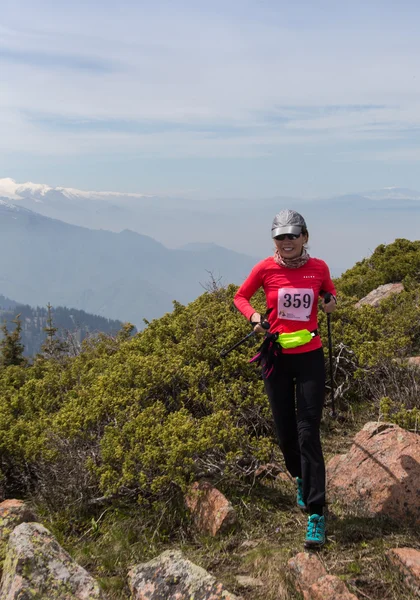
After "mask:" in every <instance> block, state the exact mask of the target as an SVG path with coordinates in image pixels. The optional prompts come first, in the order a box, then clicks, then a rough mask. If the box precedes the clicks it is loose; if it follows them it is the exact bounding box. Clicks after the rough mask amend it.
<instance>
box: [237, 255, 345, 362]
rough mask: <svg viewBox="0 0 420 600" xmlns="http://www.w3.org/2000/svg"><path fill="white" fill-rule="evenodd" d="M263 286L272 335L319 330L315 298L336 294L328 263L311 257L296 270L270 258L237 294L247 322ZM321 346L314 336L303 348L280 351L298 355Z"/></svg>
mask: <svg viewBox="0 0 420 600" xmlns="http://www.w3.org/2000/svg"><path fill="white" fill-rule="evenodd" d="M260 287H262V288H263V290H264V292H265V297H266V306H267V309H269V308H272V309H273V310H272V311H271V313H270V315H269V317H268V321H269V323H270V332H271V333H277V332H278V333H293V332H294V331H299V330H300V329H308V330H309V331H315V330H316V329H318V318H317V312H318V298H319V296H320V295H322V296H323V295H324V294H325V292H330V293H331V294H333V295H334V296H335V295H336V291H335V287H334V284H333V282H332V280H331V276H330V271H329V268H328V266H327V264H326V263H325V262H324V261H323V260H320V259H319V258H310V259H309V260H308V262H307V263H306V264H305V265H303V267H299V268H298V269H289V268H287V267H283V266H280V265H278V264H277V263H276V262H275V260H274V258H273V257H272V256H270V257H269V258H266V259H264V260H262V261H261V262H259V263H258V264H257V265H255V267H254V268H253V269H252V271H251V273H250V275H249V276H248V277H247V279H246V280H245V281H244V283H243V284H242V285H241V287H240V288H239V290H238V291H237V293H236V295H235V298H234V304H235V306H236V308H237V309H238V310H240V312H241V313H242V314H243V315H244V316H245V317H246V318H247V319H248V320H249V319H250V318H251V316H252V315H253V314H254V312H256V311H255V309H254V308H253V307H252V306H251V304H250V300H251V298H252V296H253V295H254V294H255V292H256V291H257V290H258V289H259V288H260ZM321 347H322V342H321V338H320V337H319V336H315V337H313V338H312V340H311V341H310V342H309V343H308V344H305V345H304V346H298V347H297V348H289V349H284V348H283V350H282V352H283V353H285V354H300V353H302V352H309V351H311V350H316V349H317V348H321Z"/></svg>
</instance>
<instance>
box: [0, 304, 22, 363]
mask: <svg viewBox="0 0 420 600" xmlns="http://www.w3.org/2000/svg"><path fill="white" fill-rule="evenodd" d="M12 323H14V324H15V328H14V330H13V331H12V332H9V330H8V329H7V323H6V322H4V323H3V325H2V326H1V327H0V329H1V331H2V333H3V338H2V339H1V341H0V366H2V367H9V366H11V365H24V364H26V362H27V361H26V358H25V357H24V356H23V352H24V350H25V346H24V345H23V344H22V342H21V334H22V321H21V319H20V314H18V315H16V317H15V318H14V319H13V321H12Z"/></svg>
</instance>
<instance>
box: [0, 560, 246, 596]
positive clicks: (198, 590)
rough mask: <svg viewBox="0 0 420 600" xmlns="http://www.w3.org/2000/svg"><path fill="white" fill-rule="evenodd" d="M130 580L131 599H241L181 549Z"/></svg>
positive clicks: (132, 572)
mask: <svg viewBox="0 0 420 600" xmlns="http://www.w3.org/2000/svg"><path fill="white" fill-rule="evenodd" d="M128 584H129V587H130V590H131V593H132V600H190V599H191V598H193V599H194V600H238V598H237V596H234V595H233V594H231V593H230V592H228V591H227V590H226V589H225V588H224V587H223V585H222V584H221V583H218V582H217V581H216V579H215V578H214V577H213V576H212V575H210V573H208V572H207V571H205V570H204V569H202V568H201V567H199V566H197V565H195V564H194V563H192V562H190V561H189V560H187V559H186V558H185V557H184V556H183V554H182V552H180V551H179V550H167V551H166V552H163V554H161V555H160V556H158V557H156V558H154V559H153V560H151V561H150V562H148V563H143V564H139V565H136V566H134V567H133V568H132V569H131V570H130V572H129V574H128ZM0 600H1V599H0Z"/></svg>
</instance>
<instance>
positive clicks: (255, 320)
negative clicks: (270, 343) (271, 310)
mask: <svg viewBox="0 0 420 600" xmlns="http://www.w3.org/2000/svg"><path fill="white" fill-rule="evenodd" d="M250 320H251V324H252V325H254V331H255V333H267V330H266V329H264V327H262V326H261V321H262V317H261V315H260V313H257V312H255V313H254V314H253V315H252V317H251V319H250Z"/></svg>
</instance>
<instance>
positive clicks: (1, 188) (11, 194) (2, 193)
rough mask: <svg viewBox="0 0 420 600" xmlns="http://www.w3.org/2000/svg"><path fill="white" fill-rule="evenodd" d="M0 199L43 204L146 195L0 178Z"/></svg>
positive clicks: (143, 195) (142, 196) (145, 196)
mask: <svg viewBox="0 0 420 600" xmlns="http://www.w3.org/2000/svg"><path fill="white" fill-rule="evenodd" d="M0 197H2V198H9V199H10V200H18V201H19V200H24V199H25V198H31V199H33V200H34V202H39V203H45V201H47V200H48V199H49V198H54V199H56V200H57V199H60V198H67V199H69V200H75V199H89V200H104V201H106V200H107V199H115V198H121V197H126V198H147V197H150V196H147V195H146V194H135V193H120V192H94V191H83V190H78V189H75V188H66V187H51V186H49V185H47V184H45V183H33V182H32V181H27V182H26V183H17V182H16V181H15V180H14V179H11V178H10V177H5V178H3V179H1V178H0Z"/></svg>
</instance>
